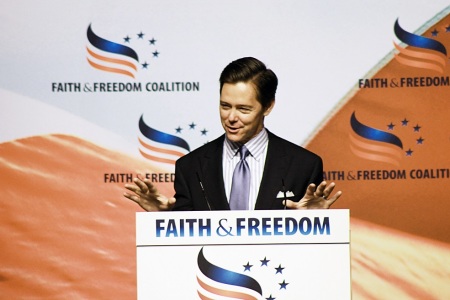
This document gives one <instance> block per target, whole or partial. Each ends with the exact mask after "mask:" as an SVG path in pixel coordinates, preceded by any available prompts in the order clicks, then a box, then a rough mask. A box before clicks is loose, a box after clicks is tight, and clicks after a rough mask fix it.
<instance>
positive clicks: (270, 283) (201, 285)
mask: <svg viewBox="0 0 450 300" xmlns="http://www.w3.org/2000/svg"><path fill="white" fill-rule="evenodd" d="M259 262H260V265H259V266H254V265H252V264H250V261H246V262H245V263H243V264H241V266H242V272H243V273H249V274H252V276H249V275H246V274H243V273H239V272H235V271H231V270H228V269H225V268H222V267H219V266H217V265H215V264H213V263H211V262H209V261H208V260H207V259H206V258H205V256H204V254H203V248H201V249H200V252H199V254H198V258H197V264H198V268H199V273H198V275H197V282H198V288H197V293H198V295H199V297H200V299H202V300H207V299H218V298H220V299H222V297H223V298H230V299H247V300H259V299H268V300H275V299H282V296H283V290H286V289H287V288H288V285H289V282H287V281H286V278H285V274H283V271H284V269H285V267H283V266H282V265H281V264H278V265H277V267H272V266H270V265H271V263H270V260H269V259H267V257H266V256H264V258H263V259H261V260H259ZM254 277H255V278H256V277H259V278H261V282H264V287H265V288H264V291H263V288H262V287H261V283H260V281H259V280H256V279H255V278H254ZM263 296H264V298H263ZM275 296H276V298H275Z"/></svg>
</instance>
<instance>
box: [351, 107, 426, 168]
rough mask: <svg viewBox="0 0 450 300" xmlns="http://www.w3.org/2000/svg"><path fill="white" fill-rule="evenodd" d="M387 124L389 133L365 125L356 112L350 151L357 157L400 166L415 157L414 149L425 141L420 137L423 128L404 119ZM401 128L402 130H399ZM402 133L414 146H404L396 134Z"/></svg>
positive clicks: (352, 126) (353, 117) (353, 115)
mask: <svg viewBox="0 0 450 300" xmlns="http://www.w3.org/2000/svg"><path fill="white" fill-rule="evenodd" d="M399 123H400V124H401V125H399V124H396V123H395V122H393V121H390V122H387V123H386V127H387V130H388V131H384V130H381V129H377V128H374V127H371V126H368V125H365V124H363V123H362V122H360V121H359V120H358V119H357V118H356V112H353V114H352V116H351V117H350V126H351V129H352V130H351V131H350V134H349V139H350V149H351V151H352V152H353V154H355V155H356V156H359V157H361V158H364V159H368V160H372V161H378V162H385V163H388V164H392V165H395V166H399V165H400V163H401V161H402V160H403V159H404V158H405V157H407V158H411V157H413V155H414V151H415V150H414V149H416V148H418V147H421V146H422V145H423V144H424V142H425V139H424V138H423V137H422V136H421V135H420V131H421V129H422V127H421V126H420V125H419V124H418V123H417V125H415V126H411V124H410V123H411V122H410V120H408V119H407V118H404V119H403V120H402V121H400V122H399ZM398 127H400V128H398ZM394 132H396V133H397V132H399V133H402V136H404V137H405V139H406V140H408V142H409V143H410V144H411V141H412V143H413V145H410V144H408V146H407V147H405V146H404V142H403V141H402V139H401V138H400V137H399V136H397V135H396V134H394Z"/></svg>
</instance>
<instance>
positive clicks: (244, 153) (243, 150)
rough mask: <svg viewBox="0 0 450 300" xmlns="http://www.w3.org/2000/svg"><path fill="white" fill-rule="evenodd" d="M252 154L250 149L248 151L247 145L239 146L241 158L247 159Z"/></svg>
mask: <svg viewBox="0 0 450 300" xmlns="http://www.w3.org/2000/svg"><path fill="white" fill-rule="evenodd" d="M249 154H250V151H248V149H247V147H245V146H242V147H241V148H239V155H240V156H241V160H243V159H245V158H246V157H247V156H248V155H249Z"/></svg>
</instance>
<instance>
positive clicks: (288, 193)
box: [277, 191, 295, 199]
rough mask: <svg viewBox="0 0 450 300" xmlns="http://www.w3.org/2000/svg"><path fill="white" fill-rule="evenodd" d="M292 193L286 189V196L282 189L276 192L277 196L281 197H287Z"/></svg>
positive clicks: (291, 195) (292, 194)
mask: <svg viewBox="0 0 450 300" xmlns="http://www.w3.org/2000/svg"><path fill="white" fill-rule="evenodd" d="M294 196H295V195H294V193H293V192H292V191H287V192H286V196H284V192H283V191H279V192H278V194H277V198H281V199H284V197H286V198H289V197H294Z"/></svg>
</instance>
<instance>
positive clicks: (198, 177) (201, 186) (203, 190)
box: [195, 172, 212, 211]
mask: <svg viewBox="0 0 450 300" xmlns="http://www.w3.org/2000/svg"><path fill="white" fill-rule="evenodd" d="M195 174H196V175H197V179H198V183H200V188H201V189H202V193H203V197H204V198H205V201H206V204H208V208H209V210H210V211H211V210H212V209H211V205H210V204H209V201H208V197H207V196H206V192H205V189H204V188H203V183H202V180H201V179H200V175H198V172H195Z"/></svg>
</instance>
